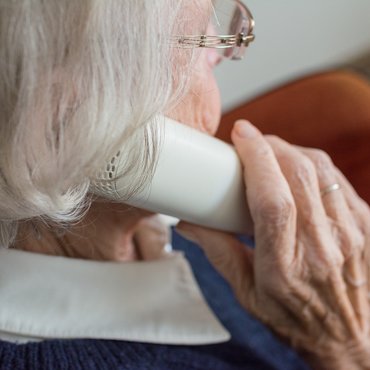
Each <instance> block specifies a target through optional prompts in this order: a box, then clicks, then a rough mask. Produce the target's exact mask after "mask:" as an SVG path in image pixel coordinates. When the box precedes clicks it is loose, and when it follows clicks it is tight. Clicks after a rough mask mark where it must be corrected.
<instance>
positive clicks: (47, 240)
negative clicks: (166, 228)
mask: <svg viewBox="0 0 370 370" xmlns="http://www.w3.org/2000/svg"><path fill="white" fill-rule="evenodd" d="M151 215H152V214H151V213H150V212H147V211H143V210H139V209H137V208H133V207H129V206H126V205H124V204H118V203H103V202H95V203H93V204H92V206H91V207H90V209H89V210H88V212H87V213H86V215H85V216H84V217H83V219H82V220H81V221H79V222H78V223H75V224H73V225H70V226H69V227H66V228H61V227H56V226H52V225H48V224H46V223H44V222H41V221H38V222H34V221H33V222H27V223H24V224H23V225H21V226H20V229H19V232H18V236H17V240H16V242H15V244H14V248H16V249H21V250H26V251H31V252H36V253H43V254H49V255H57V256H66V257H72V258H83V259H92V260H111V261H112V260H113V261H129V260H135V259H139V258H140V253H139V251H138V250H137V248H136V246H135V242H134V234H135V231H136V230H137V229H138V227H139V225H140V222H141V221H142V220H143V219H144V218H146V217H148V216H151Z"/></svg>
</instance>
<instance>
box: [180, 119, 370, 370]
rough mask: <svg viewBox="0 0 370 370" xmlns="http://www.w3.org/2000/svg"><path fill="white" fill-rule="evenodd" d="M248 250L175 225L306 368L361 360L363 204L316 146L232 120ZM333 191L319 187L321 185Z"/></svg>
mask: <svg viewBox="0 0 370 370" xmlns="http://www.w3.org/2000/svg"><path fill="white" fill-rule="evenodd" d="M232 139H233V142H234V144H235V146H236V149H237V151H238V154H239V156H240V158H241V161H242V163H243V166H244V169H245V172H244V173H245V183H246V189H247V190H246V191H247V199H248V204H249V208H250V210H251V214H252V218H253V221H254V233H255V235H254V236H255V243H256V246H255V249H253V250H252V249H249V248H246V246H245V245H243V244H242V243H240V242H239V241H238V240H237V239H236V238H235V237H234V236H233V235H231V234H227V233H223V232H219V231H214V230H209V229H205V228H201V227H197V226H194V225H190V224H186V223H181V224H180V225H179V226H178V230H179V231H180V233H183V234H184V235H185V236H187V237H188V238H189V239H192V240H193V241H195V242H197V243H198V244H199V245H200V246H202V247H203V249H204V251H205V253H206V255H207V256H208V258H209V259H210V261H211V262H212V263H213V264H214V266H215V267H216V268H217V269H218V270H219V271H220V272H221V273H222V274H223V275H224V276H225V278H226V279H227V280H228V281H229V282H230V284H231V286H232V287H233V289H234V291H235V293H236V295H237V297H238V298H239V300H240V302H241V303H242V305H243V306H244V307H245V308H247V309H248V310H249V311H250V312H251V313H253V314H254V315H255V316H256V317H258V318H259V319H260V320H262V321H263V322H265V323H266V324H267V325H269V326H270V327H271V328H272V329H273V330H274V331H275V332H277V333H278V334H279V335H281V336H283V337H284V338H286V339H288V340H289V342H290V344H291V345H292V346H294V347H295V348H297V349H298V350H300V351H301V352H302V353H304V354H305V355H306V358H307V359H308V361H309V362H310V363H311V364H312V365H314V366H315V368H324V369H366V368H370V337H369V318H370V317H369V316H370V312H369V297H368V295H369V293H368V291H369V288H370V287H369V279H368V270H369V268H370V258H369V255H370V212H369V208H368V206H367V205H366V204H365V203H364V202H363V201H362V200H361V199H360V198H359V197H358V196H357V194H356V193H355V191H354V190H353V189H352V188H351V186H350V185H349V183H348V182H347V181H346V179H345V178H344V177H343V175H342V174H341V173H340V172H339V171H338V170H337V169H336V168H335V167H334V165H333V164H332V162H331V161H330V159H329V158H328V156H327V155H326V154H324V153H322V152H321V151H318V150H313V149H303V148H297V147H293V146H291V145H289V144H287V143H286V142H284V141H283V140H281V139H278V138H276V137H267V138H264V137H263V136H262V135H261V134H260V133H259V131H258V130H257V129H255V128H254V127H253V126H252V125H250V124H248V123H246V122H238V123H237V124H236V125H235V127H234V130H233V134H232ZM333 184H339V185H340V187H341V188H340V189H339V190H336V191H331V192H326V191H325V189H328V187H329V186H330V185H333Z"/></svg>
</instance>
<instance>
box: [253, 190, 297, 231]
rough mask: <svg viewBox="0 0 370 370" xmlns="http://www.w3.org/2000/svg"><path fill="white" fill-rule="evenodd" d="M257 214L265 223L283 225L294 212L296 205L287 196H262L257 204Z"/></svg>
mask: <svg viewBox="0 0 370 370" xmlns="http://www.w3.org/2000/svg"><path fill="white" fill-rule="evenodd" d="M258 214H259V217H260V219H261V220H262V221H263V222H264V223H265V224H266V223H269V224H273V225H275V226H276V227H278V226H281V225H285V224H286V223H287V222H289V221H290V220H291V218H292V217H294V216H295V214H296V207H295V204H294V202H293V200H292V199H290V197H288V196H284V195H280V196H279V197H276V198H273V199H270V198H264V199H263V200H262V201H261V202H260V205H259V209H258Z"/></svg>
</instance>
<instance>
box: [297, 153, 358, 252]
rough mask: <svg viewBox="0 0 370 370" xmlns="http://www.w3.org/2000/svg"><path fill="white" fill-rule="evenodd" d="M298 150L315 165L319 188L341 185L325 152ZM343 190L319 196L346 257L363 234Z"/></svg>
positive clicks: (356, 246)
mask: <svg viewBox="0 0 370 370" xmlns="http://www.w3.org/2000/svg"><path fill="white" fill-rule="evenodd" d="M299 151H300V152H301V153H304V154H305V155H306V156H307V157H308V158H310V160H311V161H312V162H313V164H314V165H315V168H316V173H317V177H318V180H319V187H320V189H327V188H328V186H330V185H333V184H338V185H339V186H341V185H340V184H339V182H340V181H339V180H338V177H337V171H338V170H337V169H336V167H335V166H334V164H333V162H332V161H331V159H330V157H329V156H328V155H327V154H326V153H325V152H323V151H321V150H317V149H308V148H299ZM344 192H345V191H344V189H342V188H341V187H340V188H339V189H338V190H335V191H332V192H330V193H326V194H324V195H322V196H321V198H322V202H323V204H324V207H325V209H326V214H327V215H328V217H330V218H331V219H332V221H333V226H334V227H335V229H336V231H337V232H338V235H337V239H338V242H339V244H340V246H341V249H342V252H343V255H344V257H345V259H347V258H349V257H350V256H351V255H352V253H353V250H354V249H356V248H361V247H362V245H363V236H362V234H361V231H360V229H359V227H358V225H357V223H356V219H355V217H354V214H353V212H352V211H351V209H350V207H349V206H348V203H347V199H346V197H345V195H344Z"/></svg>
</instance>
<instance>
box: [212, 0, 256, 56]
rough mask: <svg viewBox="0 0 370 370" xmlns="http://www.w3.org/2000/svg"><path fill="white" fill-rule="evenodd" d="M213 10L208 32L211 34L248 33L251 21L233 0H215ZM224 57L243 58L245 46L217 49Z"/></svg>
mask: <svg viewBox="0 0 370 370" xmlns="http://www.w3.org/2000/svg"><path fill="white" fill-rule="evenodd" d="M212 5H213V11H212V13H213V14H212V18H211V24H210V27H208V30H209V32H208V34H209V35H210V36H230V35H240V34H241V33H242V34H244V35H247V34H248V33H249V30H250V27H251V21H250V19H249V18H248V16H247V15H246V14H245V12H244V11H243V8H242V7H241V6H240V4H238V3H237V2H235V1H232V0H213V1H212ZM217 50H218V52H219V53H220V55H221V56H222V57H223V58H228V59H241V58H242V57H243V55H244V52H245V47H244V46H243V45H242V46H238V47H233V48H224V49H217Z"/></svg>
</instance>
